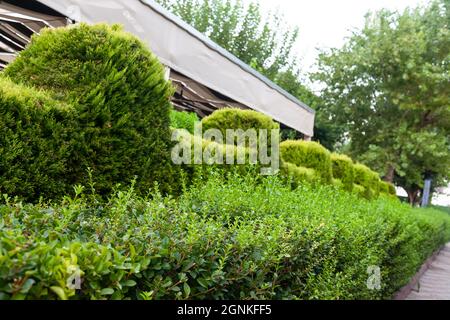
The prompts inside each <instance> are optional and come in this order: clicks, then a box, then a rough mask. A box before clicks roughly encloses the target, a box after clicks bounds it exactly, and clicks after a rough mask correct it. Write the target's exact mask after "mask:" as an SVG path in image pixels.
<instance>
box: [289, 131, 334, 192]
mask: <svg viewBox="0 0 450 320" xmlns="http://www.w3.org/2000/svg"><path fill="white" fill-rule="evenodd" d="M280 154H281V158H282V160H283V161H285V162H290V163H293V164H295V165H297V166H300V167H306V168H311V169H314V170H315V172H316V176H317V178H318V179H319V180H321V181H322V182H323V183H331V182H332V172H331V157H330V152H329V151H328V150H327V149H325V148H324V147H323V146H322V145H320V144H319V143H317V142H313V141H301V140H287V141H283V142H282V143H281V144H280Z"/></svg>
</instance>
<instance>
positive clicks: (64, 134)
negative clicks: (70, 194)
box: [0, 77, 76, 201]
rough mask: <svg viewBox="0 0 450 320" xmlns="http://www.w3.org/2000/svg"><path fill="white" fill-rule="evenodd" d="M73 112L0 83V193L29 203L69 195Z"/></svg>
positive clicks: (44, 97)
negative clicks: (70, 141) (40, 198)
mask: <svg viewBox="0 0 450 320" xmlns="http://www.w3.org/2000/svg"><path fill="white" fill-rule="evenodd" d="M73 114H74V110H73V107H72V106H71V105H69V104H65V103H62V102H59V101H56V100H54V99H52V98H51V97H50V96H49V94H48V93H47V92H44V91H40V90H36V89H33V88H29V87H26V86H23V85H18V84H15V83H13V82H12V81H10V80H9V79H7V78H1V77H0V193H5V194H9V195H15V196H20V198H21V199H23V200H25V201H31V200H35V199H39V197H40V196H44V195H45V196H51V197H54V196H56V195H59V194H61V193H63V192H65V191H68V190H67V189H68V183H69V182H70V181H69V179H68V178H69V176H68V175H67V170H68V162H69V159H70V155H71V154H72V149H71V145H70V143H68V142H67V141H68V139H69V140H70V137H71V136H72V135H73V133H74V130H75V127H76V125H75V122H74V117H73Z"/></svg>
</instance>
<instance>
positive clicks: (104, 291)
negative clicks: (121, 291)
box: [100, 288, 114, 296]
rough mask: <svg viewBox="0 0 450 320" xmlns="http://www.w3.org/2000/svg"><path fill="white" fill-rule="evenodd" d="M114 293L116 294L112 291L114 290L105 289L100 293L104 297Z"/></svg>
mask: <svg viewBox="0 0 450 320" xmlns="http://www.w3.org/2000/svg"><path fill="white" fill-rule="evenodd" d="M113 293H114V289H112V288H104V289H102V291H100V294H101V295H102V296H108V295H111V294H113Z"/></svg>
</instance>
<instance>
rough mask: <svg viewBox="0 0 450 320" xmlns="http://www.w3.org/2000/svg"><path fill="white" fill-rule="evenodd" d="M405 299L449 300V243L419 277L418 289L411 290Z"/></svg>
mask: <svg viewBox="0 0 450 320" xmlns="http://www.w3.org/2000/svg"><path fill="white" fill-rule="evenodd" d="M406 300H450V244H447V245H446V246H445V247H444V249H442V250H441V252H440V253H439V255H438V256H437V258H436V260H434V261H433V262H432V263H431V266H430V268H429V269H428V270H427V271H425V273H424V274H423V275H422V277H420V280H419V290H418V291H411V293H410V294H409V295H408V296H407V297H406Z"/></svg>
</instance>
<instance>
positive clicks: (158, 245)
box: [0, 173, 450, 299]
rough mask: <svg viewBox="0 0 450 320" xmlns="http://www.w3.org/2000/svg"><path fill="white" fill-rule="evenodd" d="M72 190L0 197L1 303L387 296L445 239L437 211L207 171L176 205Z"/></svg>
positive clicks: (445, 220)
mask: <svg viewBox="0 0 450 320" xmlns="http://www.w3.org/2000/svg"><path fill="white" fill-rule="evenodd" d="M76 190H77V191H76V197H75V198H66V199H65V200H64V201H63V202H62V203H60V204H59V205H54V206H47V205H42V204H41V205H34V206H33V205H24V204H22V203H14V202H13V201H12V200H11V199H9V198H7V197H6V198H5V199H4V201H3V202H4V204H3V205H1V206H0V226H1V228H0V261H1V263H0V299H127V298H128V299H382V298H391V297H392V294H393V293H394V292H395V291H396V290H397V289H399V288H400V287H401V286H402V285H404V284H406V283H407V282H408V281H409V278H410V277H411V276H412V275H413V274H414V273H415V272H416V271H417V269H418V268H419V266H420V265H421V263H422V261H423V260H424V259H426V257H428V256H429V255H430V254H431V253H432V252H433V251H434V250H435V249H437V248H438V247H439V246H440V245H442V244H443V243H445V242H446V241H447V240H449V239H450V233H449V223H450V217H449V216H448V215H447V214H445V213H442V212H438V211H435V210H427V211H426V212H422V211H420V210H417V209H415V210H412V209H411V208H410V207H408V206H407V205H402V204H400V203H398V202H395V201H391V200H390V199H388V198H380V199H377V200H374V201H370V202H368V201H366V200H365V199H361V198H358V197H356V196H355V195H352V194H351V193H349V192H344V191H343V190H342V191H340V190H337V189H336V188H333V187H332V186H319V187H316V188H311V187H310V186H308V185H307V184H304V185H302V186H301V187H300V188H297V189H295V190H292V189H291V188H290V187H289V186H286V185H285V184H283V183H282V182H280V181H279V180H278V179H277V178H276V177H270V178H267V179H264V180H263V181H262V182H261V181H255V180H254V177H253V176H252V175H247V176H242V175H237V176H234V178H233V179H228V180H227V182H226V183H224V180H223V179H222V177H221V176H220V175H217V176H216V175H215V174H214V173H211V175H210V176H209V179H208V180H197V181H196V182H195V183H194V184H193V185H192V186H191V187H190V188H188V189H187V190H186V191H185V193H184V194H183V195H182V196H181V197H180V198H179V199H177V200H176V201H175V200H174V199H173V198H169V197H163V196H162V195H161V194H160V193H158V192H157V191H155V192H153V194H152V196H151V197H150V198H145V199H144V198H140V197H138V196H136V195H135V194H134V191H133V189H132V188H131V189H129V190H128V191H118V192H116V193H115V194H113V195H111V197H110V198H109V201H108V202H107V203H104V204H102V205H101V206H99V205H92V204H90V197H91V196H90V195H89V194H84V193H83V188H82V187H80V186H78V187H77V188H76ZM370 266H378V267H380V271H381V283H380V284H381V288H380V290H370V289H369V288H367V277H368V274H367V270H368V268H369V267H370ZM77 276H78V279H79V280H80V281H79V282H78V284H79V285H80V289H76V288H74V287H73V286H68V283H69V284H71V283H72V282H71V281H72V280H74V279H75V280H74V281H76V277H77ZM75 283H76V282H75Z"/></svg>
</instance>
